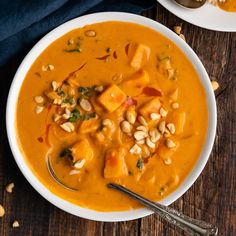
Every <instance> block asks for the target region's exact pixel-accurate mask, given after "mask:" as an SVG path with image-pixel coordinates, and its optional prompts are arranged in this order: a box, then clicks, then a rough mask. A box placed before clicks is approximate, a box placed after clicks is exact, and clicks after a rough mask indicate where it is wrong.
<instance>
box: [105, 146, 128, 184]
mask: <svg viewBox="0 0 236 236" xmlns="http://www.w3.org/2000/svg"><path fill="white" fill-rule="evenodd" d="M124 156H125V151H124V149H121V148H119V149H115V148H113V149H110V150H108V151H107V153H106V161H105V168H104V177H105V178H107V179H108V178H117V177H121V176H124V175H127V172H128V171H127V167H126V163H125V159H124Z"/></svg>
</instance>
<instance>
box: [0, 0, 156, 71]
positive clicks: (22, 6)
mask: <svg viewBox="0 0 236 236" xmlns="http://www.w3.org/2000/svg"><path fill="white" fill-rule="evenodd" d="M155 2H156V1H155V0H50V1H48V0H40V1H39V0H14V1H9V0H1V1H0V67H1V66H3V65H5V64H6V63H7V62H8V61H9V60H10V59H11V58H14V57H16V56H17V55H19V54H20V55H22V56H23V55H24V54H26V52H27V51H28V50H29V49H30V48H31V47H32V46H33V44H35V43H36V42H37V40H39V39H40V37H42V36H43V35H44V34H45V33H47V32H48V31H50V30H52V29H53V28H55V27H56V26H58V25H60V24H62V23H64V22H65V21H68V20H70V19H72V18H75V17H77V16H80V15H84V14H87V13H92V12H99V11H124V12H132V13H141V12H142V11H143V10H144V9H148V8H150V7H152V6H153V5H154V3H155Z"/></svg>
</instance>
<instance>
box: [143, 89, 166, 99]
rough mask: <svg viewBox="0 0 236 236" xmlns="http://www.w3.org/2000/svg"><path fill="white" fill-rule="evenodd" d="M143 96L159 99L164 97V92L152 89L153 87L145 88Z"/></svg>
mask: <svg viewBox="0 0 236 236" xmlns="http://www.w3.org/2000/svg"><path fill="white" fill-rule="evenodd" d="M143 94H145V95H147V96H158V97H161V96H162V92H161V91H160V90H157V89H155V88H151V87H145V88H144V89H143Z"/></svg>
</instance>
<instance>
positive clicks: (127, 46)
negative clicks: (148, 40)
mask: <svg viewBox="0 0 236 236" xmlns="http://www.w3.org/2000/svg"><path fill="white" fill-rule="evenodd" d="M129 46H130V43H128V44H127V45H126V46H125V54H126V55H127V56H128V54H129Z"/></svg>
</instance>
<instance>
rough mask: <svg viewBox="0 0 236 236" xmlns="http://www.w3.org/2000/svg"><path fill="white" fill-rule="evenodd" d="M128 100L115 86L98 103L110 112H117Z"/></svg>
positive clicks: (103, 94)
mask: <svg viewBox="0 0 236 236" xmlns="http://www.w3.org/2000/svg"><path fill="white" fill-rule="evenodd" d="M125 100H126V94H125V93H124V92H123V91H122V90H121V89H120V88H119V87H118V86H117V85H115V84H113V85H111V86H109V87H108V88H107V89H106V90H105V91H104V92H103V93H102V94H101V95H100V96H99V97H98V101H99V102H100V103H101V104H102V105H103V106H104V107H105V108H106V109H107V110H108V111H109V112H113V111H115V110H116V109H117V108H118V107H119V106H120V105H121V104H122V103H123V102H124V101H125Z"/></svg>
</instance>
